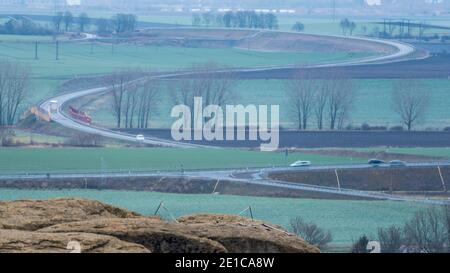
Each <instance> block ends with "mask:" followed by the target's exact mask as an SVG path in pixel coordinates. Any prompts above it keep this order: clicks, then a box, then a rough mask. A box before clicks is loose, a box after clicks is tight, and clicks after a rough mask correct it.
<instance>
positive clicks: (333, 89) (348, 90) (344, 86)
mask: <svg viewBox="0 0 450 273" xmlns="http://www.w3.org/2000/svg"><path fill="white" fill-rule="evenodd" d="M327 88H328V92H329V94H328V115H329V122H330V129H331V130H335V129H342V128H343V126H344V122H345V121H346V120H347V119H348V118H349V115H350V110H351V109H352V106H353V102H354V99H355V94H354V90H353V83H352V81H351V80H349V79H345V78H334V79H330V80H328V87H327Z"/></svg>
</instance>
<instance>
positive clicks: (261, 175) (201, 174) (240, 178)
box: [0, 162, 450, 205]
mask: <svg viewBox="0 0 450 273" xmlns="http://www.w3.org/2000/svg"><path fill="white" fill-rule="evenodd" d="M408 166H409V167H433V168H434V167H438V166H440V167H444V166H450V162H447V163H412V164H408ZM385 167H387V166H385ZM364 168H366V169H367V168H373V167H372V166H370V165H368V164H355V165H323V166H312V167H308V168H270V169H252V170H215V171H214V170H208V171H188V172H181V171H179V172H132V171H123V172H104V173H102V172H98V173H52V174H45V173H41V174H27V173H26V174H9V175H0V181H2V180H4V181H9V180H42V179H48V178H49V177H51V178H52V179H86V178H91V179H92V178H99V179H103V178H130V177H147V178H148V177H157V178H161V179H164V178H188V179H207V180H217V182H218V183H220V181H230V182H237V183H243V184H252V185H260V186H265V187H275V188H284V189H291V190H301V191H309V192H317V193H328V194H333V195H341V196H348V197H358V198H367V199H372V200H389V201H399V202H416V203H424V204H429V205H450V199H444V198H434V199H431V198H425V197H423V198H421V197H414V196H404V195H396V194H388V193H384V192H374V191H362V190H354V189H345V188H335V187H325V186H316V185H310V184H302V183H293V182H286V181H279V180H272V179H268V178H267V177H268V173H269V172H278V171H283V172H285V171H313V170H336V169H337V170H343V169H346V170H351V169H355V170H358V169H364Z"/></svg>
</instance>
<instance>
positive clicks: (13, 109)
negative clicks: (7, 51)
mask: <svg viewBox="0 0 450 273" xmlns="http://www.w3.org/2000/svg"><path fill="white" fill-rule="evenodd" d="M29 77H30V72H29V69H28V68H26V67H23V66H21V65H20V64H18V63H11V62H7V61H1V62H0V126H2V125H13V124H14V123H15V121H16V119H17V115H18V112H19V111H20V108H21V106H22V105H23V103H24V102H25V99H26V97H27V92H28V88H29Z"/></svg>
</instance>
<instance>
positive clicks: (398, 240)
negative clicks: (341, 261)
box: [353, 206, 450, 253]
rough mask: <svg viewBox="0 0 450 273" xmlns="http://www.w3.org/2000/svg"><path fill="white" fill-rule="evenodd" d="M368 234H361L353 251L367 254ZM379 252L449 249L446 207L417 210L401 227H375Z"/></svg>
mask: <svg viewBox="0 0 450 273" xmlns="http://www.w3.org/2000/svg"><path fill="white" fill-rule="evenodd" d="M370 238H372V237H370V236H366V235H364V236H361V237H360V239H359V240H358V241H357V242H356V243H355V244H354V245H353V252H354V253H367V252H369V250H368V249H367V245H368V243H369V241H370ZM373 238H375V240H377V241H378V242H379V243H380V246H381V252H383V253H448V252H449V251H450V248H449V245H450V208H449V207H448V206H447V207H439V208H438V207H433V208H429V209H427V210H422V211H417V212H416V213H415V214H414V216H413V217H412V218H411V219H410V220H408V221H406V222H405V224H404V226H403V227H402V226H396V225H392V226H389V227H386V228H379V229H378V231H377V236H376V237H373Z"/></svg>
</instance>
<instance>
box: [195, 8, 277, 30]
mask: <svg viewBox="0 0 450 273" xmlns="http://www.w3.org/2000/svg"><path fill="white" fill-rule="evenodd" d="M192 25H193V26H205V27H210V26H216V27H226V28H258V29H278V17H277V16H276V15H275V14H274V13H270V12H268V13H265V12H261V13H257V12H255V11H237V12H233V11H228V12H226V13H211V12H207V13H202V14H198V13H196V14H194V15H192Z"/></svg>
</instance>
